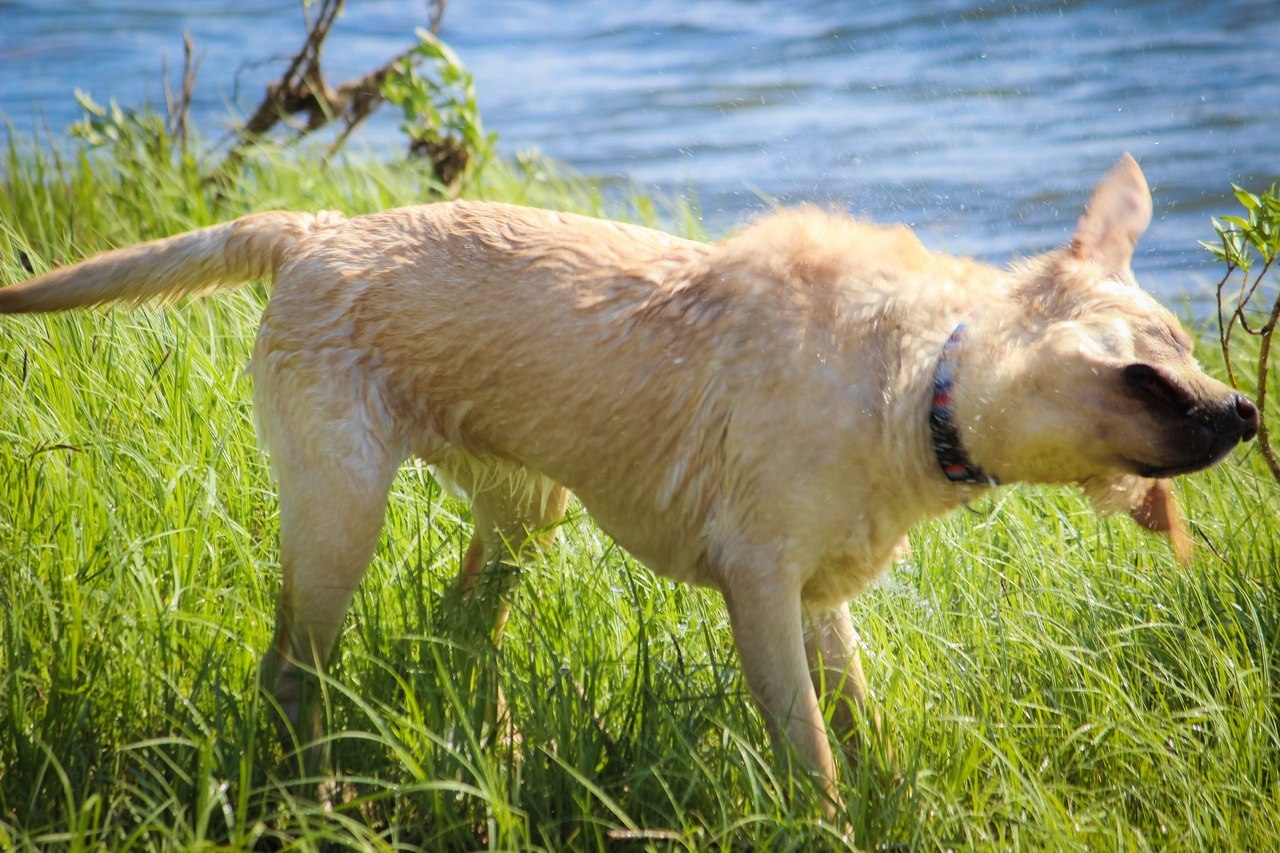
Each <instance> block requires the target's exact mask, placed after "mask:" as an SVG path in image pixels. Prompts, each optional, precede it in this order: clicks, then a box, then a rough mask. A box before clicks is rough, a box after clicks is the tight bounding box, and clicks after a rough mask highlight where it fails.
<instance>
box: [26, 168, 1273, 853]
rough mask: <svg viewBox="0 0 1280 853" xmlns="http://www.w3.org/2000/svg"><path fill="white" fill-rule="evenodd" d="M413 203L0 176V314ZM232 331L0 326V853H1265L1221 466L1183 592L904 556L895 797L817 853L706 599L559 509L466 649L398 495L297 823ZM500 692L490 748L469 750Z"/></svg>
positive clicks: (442, 510)
mask: <svg viewBox="0 0 1280 853" xmlns="http://www.w3.org/2000/svg"><path fill="white" fill-rule="evenodd" d="M124 153H126V154H127V153H128V152H124ZM135 155H136V156H135ZM471 192H472V194H473V195H475V196H478V197H484V198H496V199H504V200H510V201H517V202H522V203H531V204H539V205H545V206H553V207H558V208H565V209H575V210H582V211H586V212H593V213H609V214H612V215H623V216H629V217H630V218H634V219H639V220H642V221H656V220H658V219H663V220H664V221H665V222H666V224H667V225H668V226H669V227H673V228H675V229H676V230H679V231H682V232H683V233H690V234H692V235H693V236H700V235H699V234H698V233H697V231H698V225H697V214H696V210H694V209H690V208H684V207H680V206H671V205H666V206H664V205H658V204H655V203H653V202H652V201H651V200H648V199H646V198H644V197H643V196H637V195H635V194H631V196H630V197H627V194H625V193H616V192H615V193H610V192H608V191H606V190H604V189H602V188H601V187H599V186H596V185H592V184H590V183H588V182H585V181H581V180H577V179H573V178H565V177H561V176H558V175H557V174H556V170H555V169H554V168H553V167H552V166H551V165H549V164H545V163H541V162H538V161H536V160H529V161H525V162H522V163H519V164H503V163H493V164H490V165H489V166H488V167H486V169H485V170H484V171H483V172H482V173H481V174H480V175H479V177H478V181H477V183H476V185H475V186H474V187H473V188H472V191H471ZM437 196H438V188H436V187H435V186H434V185H433V184H432V183H431V180H430V178H429V175H428V173H427V172H426V170H425V169H417V168H415V167H413V166H405V165H385V164H379V163H376V162H365V161H354V160H353V161H351V162H349V163H345V164H340V165H339V166H337V167H335V168H333V169H331V170H330V171H328V172H323V173H321V172H318V171H316V170H314V169H312V168H309V167H308V166H307V164H305V163H301V162H299V161H298V160H297V159H289V158H284V157H273V156H269V155H264V156H262V157H260V158H259V159H257V160H255V161H253V162H252V163H251V164H250V166H249V169H248V171H247V172H246V175H245V177H244V179H243V180H242V181H239V182H238V183H237V184H236V185H235V186H233V187H231V188H229V190H228V191H227V193H226V195H225V196H224V197H223V198H221V199H220V200H218V199H215V198H214V196H213V194H212V193H211V192H210V191H209V190H208V188H204V187H202V186H201V185H200V183H199V180H198V170H197V169H196V168H195V164H193V163H190V162H189V161H185V160H183V159H181V158H176V157H173V156H171V154H170V153H166V152H159V153H158V154H156V155H155V156H147V155H146V154H145V152H144V153H143V154H138V153H137V152H133V154H132V155H130V156H122V152H121V151H118V150H117V151H116V152H114V153H112V154H110V155H109V156H95V155H92V154H87V153H85V152H83V151H79V150H76V151H64V152H61V153H57V154H54V153H51V152H49V151H48V150H47V149H46V150H44V151H39V150H33V149H28V150H20V149H19V147H18V145H17V144H16V143H11V145H10V148H9V151H8V152H7V161H6V166H5V174H4V176H3V193H2V194H0V280H3V281H5V282H11V281H15V280H19V279H22V278H25V277H26V276H27V275H28V274H29V273H28V267H29V268H30V269H33V270H35V271H39V270H42V269H44V268H46V267H48V266H49V265H51V264H53V263H55V262H63V261H71V260H74V259H77V258H79V257H81V256H83V255H86V254H89V253H92V252H94V251H98V250H100V249H103V248H106V247H108V246H113V245H119V244H124V243H130V242H134V241H137V240H140V239H145V238H151V237H156V236H160V235H164V234H169V233H173V232H176V231H179V230H183V229H186V228H191V227H196V226H199V225H204V224H208V223H211V222H214V221H219V220H222V219H226V218H229V217H231V216H233V215H236V214H239V213H242V212H245V211H248V210H261V209H267V208H273V207H285V208H297V209H319V208H337V209H342V210H344V211H347V212H352V213H354V212H361V211H367V210H374V209H381V208H385V207H390V206H394V205H399V204H405V203H410V202H416V201H423V200H430V199H432V198H435V197H437ZM1157 227H1158V226H1157ZM264 298H265V290H264V289H263V288H262V287H261V286H260V285H256V286H252V287H250V288H248V289H247V290H245V291H243V292H241V293H238V294H232V295H225V296H222V297H219V298H214V299H208V300H204V301H201V302H196V303H192V304H189V305H184V306H181V307H179V308H176V309H172V310H169V311H166V312H157V311H151V310H145V309H144V310H139V311H136V312H132V313H127V312H120V311H117V312H110V313H102V312H92V313H81V314H76V315H71V316H55V317H37V318H4V321H3V323H0V602H3V606H4V615H3V618H2V619H0V624H2V625H3V629H2V630H3V638H2V640H0V847H5V848H7V847H10V846H12V847H15V848H18V849H42V850H43V849H66V850H82V849H103V848H105V849H113V850H132V849H174V848H183V849H186V848H203V847H215V846H217V847H232V848H252V847H257V848H260V849H277V848H284V849H316V848H321V847H336V848H351V849H414V848H424V849H469V848H491V849H527V848H547V849H595V848H601V847H618V848H620V849H643V848H646V847H650V848H655V849H667V848H675V849H683V848H703V847H709V846H719V845H735V846H742V847H760V848H766V849H784V850H785V849H804V850H808V849H822V848H830V847H840V846H843V845H845V844H847V843H852V844H856V845H858V846H863V847H873V846H899V847H912V848H915V847H919V848H925V849H931V848H936V847H944V846H945V847H966V846H979V847H988V846H990V847H1031V848H1045V847H1049V848H1054V849H1063V848H1081V849H1084V848H1094V849H1099V848H1100V849H1147V848H1160V849H1204V848H1208V849H1255V850H1261V849H1273V848H1275V847H1276V846H1277V845H1278V844H1280V712H1278V705H1277V703H1278V700H1280V593H1278V592H1277V587H1278V585H1280V498H1278V496H1277V492H1276V489H1275V487H1274V486H1273V485H1272V484H1271V483H1270V481H1269V480H1268V479H1267V478H1266V476H1265V474H1264V473H1263V471H1262V469H1261V467H1260V466H1259V464H1258V463H1257V460H1255V459H1253V458H1252V457H1251V456H1250V455H1249V454H1248V453H1247V452H1240V453H1238V454H1237V458H1236V459H1234V460H1233V461H1231V462H1230V463H1228V464H1226V465H1224V466H1222V467H1221V468H1219V469H1217V470H1215V471H1213V472H1210V473H1207V474H1203V475H1197V476H1196V477H1193V478H1189V479H1187V480H1185V481H1184V482H1183V484H1182V487H1181V494H1182V497H1183V500H1184V502H1185V504H1186V506H1187V509H1188V512H1189V515H1190V517H1191V518H1192V522H1193V528H1194V530H1195V533H1196V535H1197V539H1198V540H1199V544H1200V547H1199V548H1198V550H1197V558H1196V561H1195V563H1194V565H1193V566H1191V567H1190V568H1189V569H1186V570H1184V569H1180V568H1178V567H1177V566H1176V564H1175V563H1174V561H1173V559H1172V557H1171V555H1170V553H1169V552H1168V550H1167V549H1166V548H1165V546H1164V545H1162V544H1161V543H1159V542H1158V541H1156V540H1154V539H1152V538H1149V537H1147V536H1145V535H1143V534H1140V533H1139V532H1137V531H1135V530H1134V529H1132V528H1131V527H1130V526H1129V525H1127V524H1126V523H1124V522H1121V521H1117V520H1108V519H1098V518H1097V517H1095V516H1094V515H1093V514H1092V513H1091V512H1090V511H1089V510H1088V509H1087V507H1086V506H1085V504H1084V502H1083V501H1082V500H1081V499H1079V498H1078V497H1076V496H1074V495H1073V494H1070V493H1068V492H1065V491H1046V490H1030V489H1026V490H1022V489H1016V490H1013V491H1011V492H1009V493H1007V496H1005V497H1002V498H1000V499H999V500H998V501H997V502H994V503H992V504H991V505H989V506H982V507H979V508H978V509H979V513H980V514H977V515H975V514H969V513H959V514H956V515H954V516H952V517H950V518H948V519H946V520H944V521H942V522H939V523H936V524H932V525H929V526H928V527H926V528H923V529H921V530H919V531H917V532H916V533H915V534H914V536H913V547H914V553H913V556H912V557H911V558H910V559H909V560H908V561H907V562H906V563H905V564H903V565H901V566H899V567H898V568H897V569H896V570H895V571H894V572H893V573H892V574H891V575H890V576H889V577H888V578H887V579H886V580H885V581H884V582H883V583H881V584H880V585H878V586H877V587H876V588H874V589H873V590H872V591H871V592H869V593H868V594H866V595H865V596H863V597H862V598H860V599H858V600H857V601H856V602H854V604H853V605H852V607H853V611H854V614H855V620H856V623H857V624H858V626H859V630H860V632H861V633H862V636H863V639H864V641H865V642H866V644H867V647H868V661H867V663H868V669H869V676H870V679H871V682H872V686H873V690H874V693H875V695H876V698H877V703H878V706H879V707H880V708H881V710H882V712H883V713H884V716H885V718H886V720H887V723H888V730H889V733H890V737H891V739H892V741H893V744H894V759H893V767H894V772H890V770H889V768H887V767H886V766H885V763H884V762H883V761H880V760H872V759H868V760H865V761H860V762H857V763H856V764H854V765H848V766H842V768H841V773H842V778H841V782H842V788H843V791H844V793H845V799H846V804H847V805H846V809H847V814H846V815H844V818H845V820H844V821H843V822H842V823H844V824H847V826H848V827H851V828H852V837H851V839H850V838H848V837H843V832H844V827H843V826H840V827H833V826H831V825H830V824H827V823H824V822H822V821H821V820H820V819H819V818H818V813H819V812H818V810H817V809H816V808H815V807H814V797H815V794H814V792H813V791H812V790H809V789H807V788H804V787H802V786H801V787H796V786H794V785H793V783H792V782H791V781H790V780H789V779H788V778H787V777H786V775H785V774H783V773H782V772H781V771H780V770H779V768H778V767H777V766H776V765H775V763H774V761H773V759H772V758H771V756H770V753H769V749H768V745H767V739H766V737H765V733H764V730H763V726H762V724H761V721H760V719H759V717H758V715H757V713H756V712H755V710H754V709H753V708H752V706H751V704H750V702H749V700H748V698H747V695H746V691H745V688H744V685H743V683H742V679H741V677H740V675H739V673H738V671H737V668H736V663H735V660H734V653H733V650H732V642H731V639H730V635H729V631H728V621H727V618H726V615H725V612H724V609H723V606H722V605H721V603H720V602H719V600H718V599H717V598H716V597H715V596H714V595H712V594H709V593H706V592H703V591H699V590H694V589H690V588H687V587H682V586H677V585H673V584H670V583H668V582H666V581H663V580H660V579H657V578H655V577H654V576H653V575H651V574H649V573H647V572H646V571H645V570H644V569H643V568H641V567H639V566H637V565H636V564H635V562H634V561H633V560H632V559H631V558H630V557H628V556H627V555H626V554H625V553H623V552H622V551H620V550H619V549H618V548H617V547H615V546H614V545H613V544H612V543H611V542H610V540H609V539H608V538H607V537H606V536H605V535H603V534H602V533H601V532H600V531H599V530H598V529H597V528H595V527H594V525H593V524H592V523H591V522H590V520H589V519H587V518H586V517H584V516H583V515H582V514H581V513H578V514H576V515H575V516H574V517H572V519H571V521H570V522H569V523H568V524H567V525H566V526H565V529H564V532H565V543H564V546H563V547H562V548H560V549H559V550H557V551H555V552H554V553H552V554H549V555H546V556H545V557H542V558H539V559H537V560H535V561H533V562H532V563H531V564H530V565H528V566H527V569H526V573H525V579H524V583H523V584H522V586H521V587H520V589H519V591H518V592H517V593H516V596H515V601H514V613H513V616H512V619H511V621H510V623H509V628H508V633H507V636H506V638H505V641H504V645H503V647H502V649H501V651H499V652H495V651H494V650H493V649H491V648H488V647H486V646H485V645H484V644H482V643H477V642H474V641H472V640H469V639H467V637H468V636H470V635H468V634H467V632H465V631H460V630H458V626H459V625H460V624H461V623H463V622H465V621H466V614H465V613H462V612H460V606H459V604H458V602H457V601H456V600H455V599H454V598H453V597H452V596H451V595H450V594H449V589H450V585H451V582H452V578H453V575H454V573H455V571H456V566H457V562H458V559H459V557H460V554H461V552H462V550H463V549H464V547H465V544H466V540H467V537H468V535H469V528H468V521H469V519H468V515H467V509H466V507H465V505H463V504H460V503H458V502H456V501H453V500H451V499H449V498H447V497H445V496H444V495H442V493H441V492H440V490H439V489H438V488H437V487H436V486H435V484H434V483H433V482H432V481H431V480H430V478H429V477H428V476H427V475H426V474H425V473H424V472H423V471H421V470H419V469H417V468H413V467H407V468H406V469H405V470H404V471H403V472H402V474H401V476H400V478H399V479H398V480H397V482H396V484H395V491H394V494H393V499H392V501H391V508H390V510H389V513H388V517H387V526H386V530H385V533H384V536H383V538H382V541H381V545H380V547H379V549H378V554H377V557H376V559H375V561H374V564H373V566H372V568H371V570H370V572H369V576H368V578H367V579H366V581H365V583H364V585H363V586H362V587H361V590H360V592H359V594H358V596H357V600H356V602H355V605H354V608H353V613H352V616H351V617H350V619H349V620H348V625H347V630H346V632H345V634H344V637H343V642H342V652H341V655H340V659H339V661H338V664H337V666H336V667H335V669H334V672H333V673H332V676H331V678H329V679H328V680H327V681H326V690H327V693H328V713H329V715H330V718H331V727H332V731H333V732H334V733H335V734H334V742H333V753H334V759H335V764H336V766H337V767H338V768H339V770H340V772H341V774H342V779H343V781H344V782H345V783H346V786H345V797H344V798H343V801H342V802H341V803H340V804H339V805H337V807H335V808H332V809H325V808H321V807H320V806H318V805H316V804H314V803H312V802H309V801H307V800H305V799H301V798H298V797H296V796H295V795H294V793H293V791H294V789H293V788H292V787H290V786H289V784H288V783H289V781H290V779H289V777H288V771H287V770H286V767H287V765H286V764H284V763H283V761H282V755H281V753H280V748H279V747H278V746H277V744H276V742H275V737H274V733H273V730H272V727H271V714H270V711H269V710H268V709H267V708H265V707H263V706H264V704H265V703H264V702H262V701H261V700H260V699H259V698H258V696H257V693H256V690H255V678H256V665H257V660H258V656H259V655H260V654H261V652H262V650H263V649H265V648H266V646H267V643H268V640H269V637H270V631H271V628H272V622H273V619H274V604H275V598H276V595H277V591H278V587H279V564H278V550H277V540H276V521H275V514H276V503H275V497H274V492H273V489H272V486H271V483H270V481H269V477H268V474H267V469H266V465H265V462H264V459H263V457H262V456H261V454H260V453H259V452H258V450H257V449H256V446H255V440H254V435H253V428H252V413H251V411H250V407H249V391H250V389H249V387H248V385H249V383H248V380H246V379H245V378H242V377H241V370H242V369H243V366H244V364H245V362H246V361H247V359H248V355H249V348H250V346H251V341H252V339H253V330H254V328H255V326H256V322H257V317H258V314H259V312H260V310H261V307H262V304H263V300H264ZM1205 351H1206V352H1208V351H1209V348H1206V349H1205ZM796 440H798V441H802V440H803V436H797V437H796ZM490 674H491V675H490ZM495 682H497V683H501V685H502V688H503V690H504V692H505V695H506V698H507V701H508V702H509V704H510V706H511V707H512V710H513V716H514V718H515V720H516V734H515V736H514V737H505V736H499V737H495V736H494V734H493V733H492V732H489V731H487V730H486V729H485V728H484V727H483V725H482V720H483V710H484V708H485V706H486V703H488V702H489V701H491V699H492V696H493V691H494V684H495Z"/></svg>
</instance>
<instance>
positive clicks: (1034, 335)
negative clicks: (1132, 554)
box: [957, 155, 1258, 557]
mask: <svg viewBox="0 0 1280 853" xmlns="http://www.w3.org/2000/svg"><path fill="white" fill-rule="evenodd" d="M1151 210H1152V208H1151V193H1150V190H1149V189H1148V188H1147V183H1146V180H1145V179H1144V178H1143V176H1142V171H1141V170H1140V169H1139V168H1138V164H1137V163H1136V162H1134V160H1133V158H1131V157H1129V156H1128V155H1125V157H1124V158H1123V159H1121V160H1120V162H1119V163H1117V164H1116V166H1115V167H1114V168H1113V169H1112V170H1111V171H1110V172H1109V173H1108V174H1107V175H1106V176H1105V177H1104V178H1103V179H1102V181H1101V182H1100V183H1099V184H1098V186H1097V187H1096V188H1095V190H1094V192H1093V195H1092V197H1091V198H1090V200H1089V203H1088V206H1087V207H1086V209H1085V212H1084V215H1083V216H1081V217H1080V221H1079V223H1078V225H1077V226H1076V232H1075V236H1074V237H1073V239H1072V241H1071V245H1070V246H1069V247H1068V248H1066V249H1064V250H1061V251H1058V252H1051V253H1049V254H1047V255H1044V256H1042V257H1040V258H1037V259H1035V260H1033V261H1031V262H1029V263H1026V264H1023V265H1021V266H1019V267H1016V268H1015V277H1014V280H1013V282H1012V283H1011V292H1010V293H1011V299H1009V300H1008V303H1007V306H1008V307H1007V308H1005V309H1002V310H1000V311H997V312H994V316H988V317H986V318H985V319H984V318H983V317H981V316H978V317H975V321H974V330H973V337H974V338H979V337H981V339H982V340H984V341H986V342H988V343H992V342H995V345H994V346H988V347H981V348H976V349H980V350H981V354H980V355H979V354H978V353H974V355H975V356H977V358H978V359H980V360H981V361H982V362H983V363H982V364H970V365H967V366H966V370H965V374H966V380H967V381H966V383H965V384H966V385H968V388H967V389H963V390H964V393H963V396H962V397H961V399H960V400H959V401H958V405H957V411H958V414H959V416H960V419H961V422H962V423H965V424H970V425H973V427H972V430H973V446H972V448H971V449H972V451H973V455H974V457H975V458H976V459H977V460H978V462H979V464H980V465H982V466H983V467H984V469H985V470H986V471H987V472H988V473H990V474H992V475H994V476H996V477H998V478H999V479H1001V480H1002V481H1014V480H1021V481H1029V482H1042V483H1044V482H1048V483H1069V482H1070V483H1079V484H1081V485H1083V486H1084V487H1085V490H1086V491H1087V492H1088V493H1089V495H1090V496H1091V497H1092V498H1093V499H1094V501H1095V502H1096V503H1097V504H1098V505H1099V506H1101V507H1103V508H1104V509H1108V510H1118V509H1124V510H1128V511H1129V512H1130V514H1131V515H1132V516H1133V517H1134V519H1135V520H1137V521H1138V522H1139V523H1140V524H1142V525H1143V526H1145V527H1147V528H1149V529H1152V530H1158V531H1160V532H1163V533H1166V534H1168V535H1169V536H1170V537H1171V538H1172V540H1173V542H1174V545H1175V548H1176V550H1177V551H1178V552H1179V556H1182V557H1185V556H1186V555H1187V554H1188V553H1189V548H1190V543H1189V541H1188V540H1187V539H1186V532H1185V525H1184V524H1183V522H1182V519H1181V516H1180V514H1179V512H1178V509H1177V504H1176V502H1175V501H1174V498H1173V495H1172V492H1171V491H1170V489H1169V485H1168V480H1167V478H1169V477H1172V476H1174V475H1177V474H1185V473H1188V472H1191V471H1197V470H1200V469H1202V468H1207V467H1209V466H1210V465H1213V464H1214V463H1216V462H1218V461H1220V460H1221V459H1222V458H1223V457H1225V456H1226V455H1227V454H1228V453H1229V452H1230V451H1231V449H1232V448H1233V447H1235V446H1236V444H1237V443H1238V442H1241V441H1248V440H1250V439H1251V438H1252V437H1253V436H1254V434H1255V433H1256V432H1257V429H1258V410H1257V408H1256V407H1255V406H1254V405H1253V403H1251V402H1250V401H1249V400H1248V399H1246V398H1245V397H1243V396H1241V395H1240V394H1238V393H1236V392H1235V391H1233V390H1232V389H1231V388H1228V387H1227V386H1225V385H1223V384H1222V383H1221V382H1218V381H1216V380H1214V379H1212V378H1210V377H1209V376H1208V375H1207V374H1205V372H1204V371H1203V370H1202V369H1201V367H1200V366H1199V365H1198V364H1197V363H1196V361H1195V359H1194V358H1193V357H1192V340H1191V338H1190V336H1188V335H1187V333H1186V332H1185V331H1184V330H1183V329H1182V327H1181V325H1180V324H1179V323H1178V321H1177V318H1175V317H1174V316H1173V314H1172V313H1170V312H1169V311H1167V310H1166V309H1165V308H1163V307H1162V306H1161V305H1160V304H1159V303H1157V302H1156V301H1155V299H1153V298H1152V297H1151V296H1150V295H1148V294H1147V293H1146V292H1144V291H1143V290H1141V289H1140V288H1139V287H1138V285H1137V282H1136V281H1135V279H1134V276H1133V272H1132V270H1131V268H1130V261H1131V259H1132V257H1133V249H1134V246H1135V244H1136V243H1137V240H1138V237H1139V236H1140V235H1141V234H1142V232H1143V231H1145V230H1146V227H1147V225H1148V224H1149V223H1150V221H1151ZM979 313H980V314H981V313H982V312H981V310H980V312H979ZM983 327H985V328H983ZM966 409H967V411H966Z"/></svg>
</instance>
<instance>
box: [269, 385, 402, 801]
mask: <svg viewBox="0 0 1280 853" xmlns="http://www.w3.org/2000/svg"><path fill="white" fill-rule="evenodd" d="M259 415H260V420H261V415H262V412H261V410H260V412H259ZM294 426H295V430H291V431H290V432H289V433H287V436H288V440H287V441H282V439H283V438H284V437H285V435H286V434H285V433H281V432H278V431H276V432H275V433H274V435H273V436H272V438H273V442H272V448H271V450H272V456H271V458H272V467H273V468H274V469H275V473H276V477H277V479H278V481H279V492H280V564H281V569H282V574H283V585H282V588H281V592H280V605H279V611H278V614H277V618H276V628H275V638H274V640H273V641H272V643H271V647H270V649H269V650H268V651H267V653H266V655H265V656H264V657H263V660H262V669H261V684H262V686H263V688H264V689H265V690H267V691H269V692H270V693H271V695H272V696H273V697H274V698H275V701H276V703H277V704H278V705H279V708H280V711H281V713H282V716H283V719H282V720H281V725H280V735H281V740H282V742H283V744H284V746H285V748H286V749H288V748H289V747H290V746H291V745H298V746H301V747H303V752H302V754H301V756H300V758H301V767H300V769H301V771H302V773H303V775H304V776H313V775H314V774H317V773H320V772H323V771H327V770H328V769H329V768H328V767H327V764H328V760H327V759H328V750H327V745H326V744H325V743H324V734H325V727H324V719H323V714H322V711H323V708H322V707H321V705H320V703H319V701H318V698H319V691H318V689H317V688H318V687H319V681H318V679H317V678H316V673H317V672H319V671H320V670H322V669H323V668H324V666H325V664H326V663H327V661H328V659H329V657H330V655H331V654H332V652H333V649H334V646H335V644H336V641H337V638H338V634H339V632H340V631H341V629H342V623H343V620H344V618H345V616H346V613H347V610H348V608H349V607H350V605H351V600H352V598H353V596H354V595H355V591H356V587H357V585H358V584H359V583H360V579H361V578H362V577H363V576H364V574H365V571H366V570H367V569H368V567H369V563H370V561H371V560H372V558H373V553H374V549H375V548H376V546H377V542H378V535H379V533H380V532H381V530H382V524H383V516H384V514H385V512H386V505H387V494H388V492H389V490H390V488H391V482H392V480H393V479H394V477H395V473H396V469H397V467H398V465H399V461H400V460H399V459H395V458H391V457H389V456H387V455H386V454H385V452H382V451H381V449H380V447H379V445H378V444H377V443H376V442H370V441H367V440H364V439H366V438H367V436H362V435H360V434H359V432H358V431H357V430H352V429H350V425H349V424H335V425H317V424H314V423H312V424H308V425H306V427H305V429H300V428H299V427H300V425H299V424H297V423H295V424H294ZM295 739H296V744H295Z"/></svg>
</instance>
